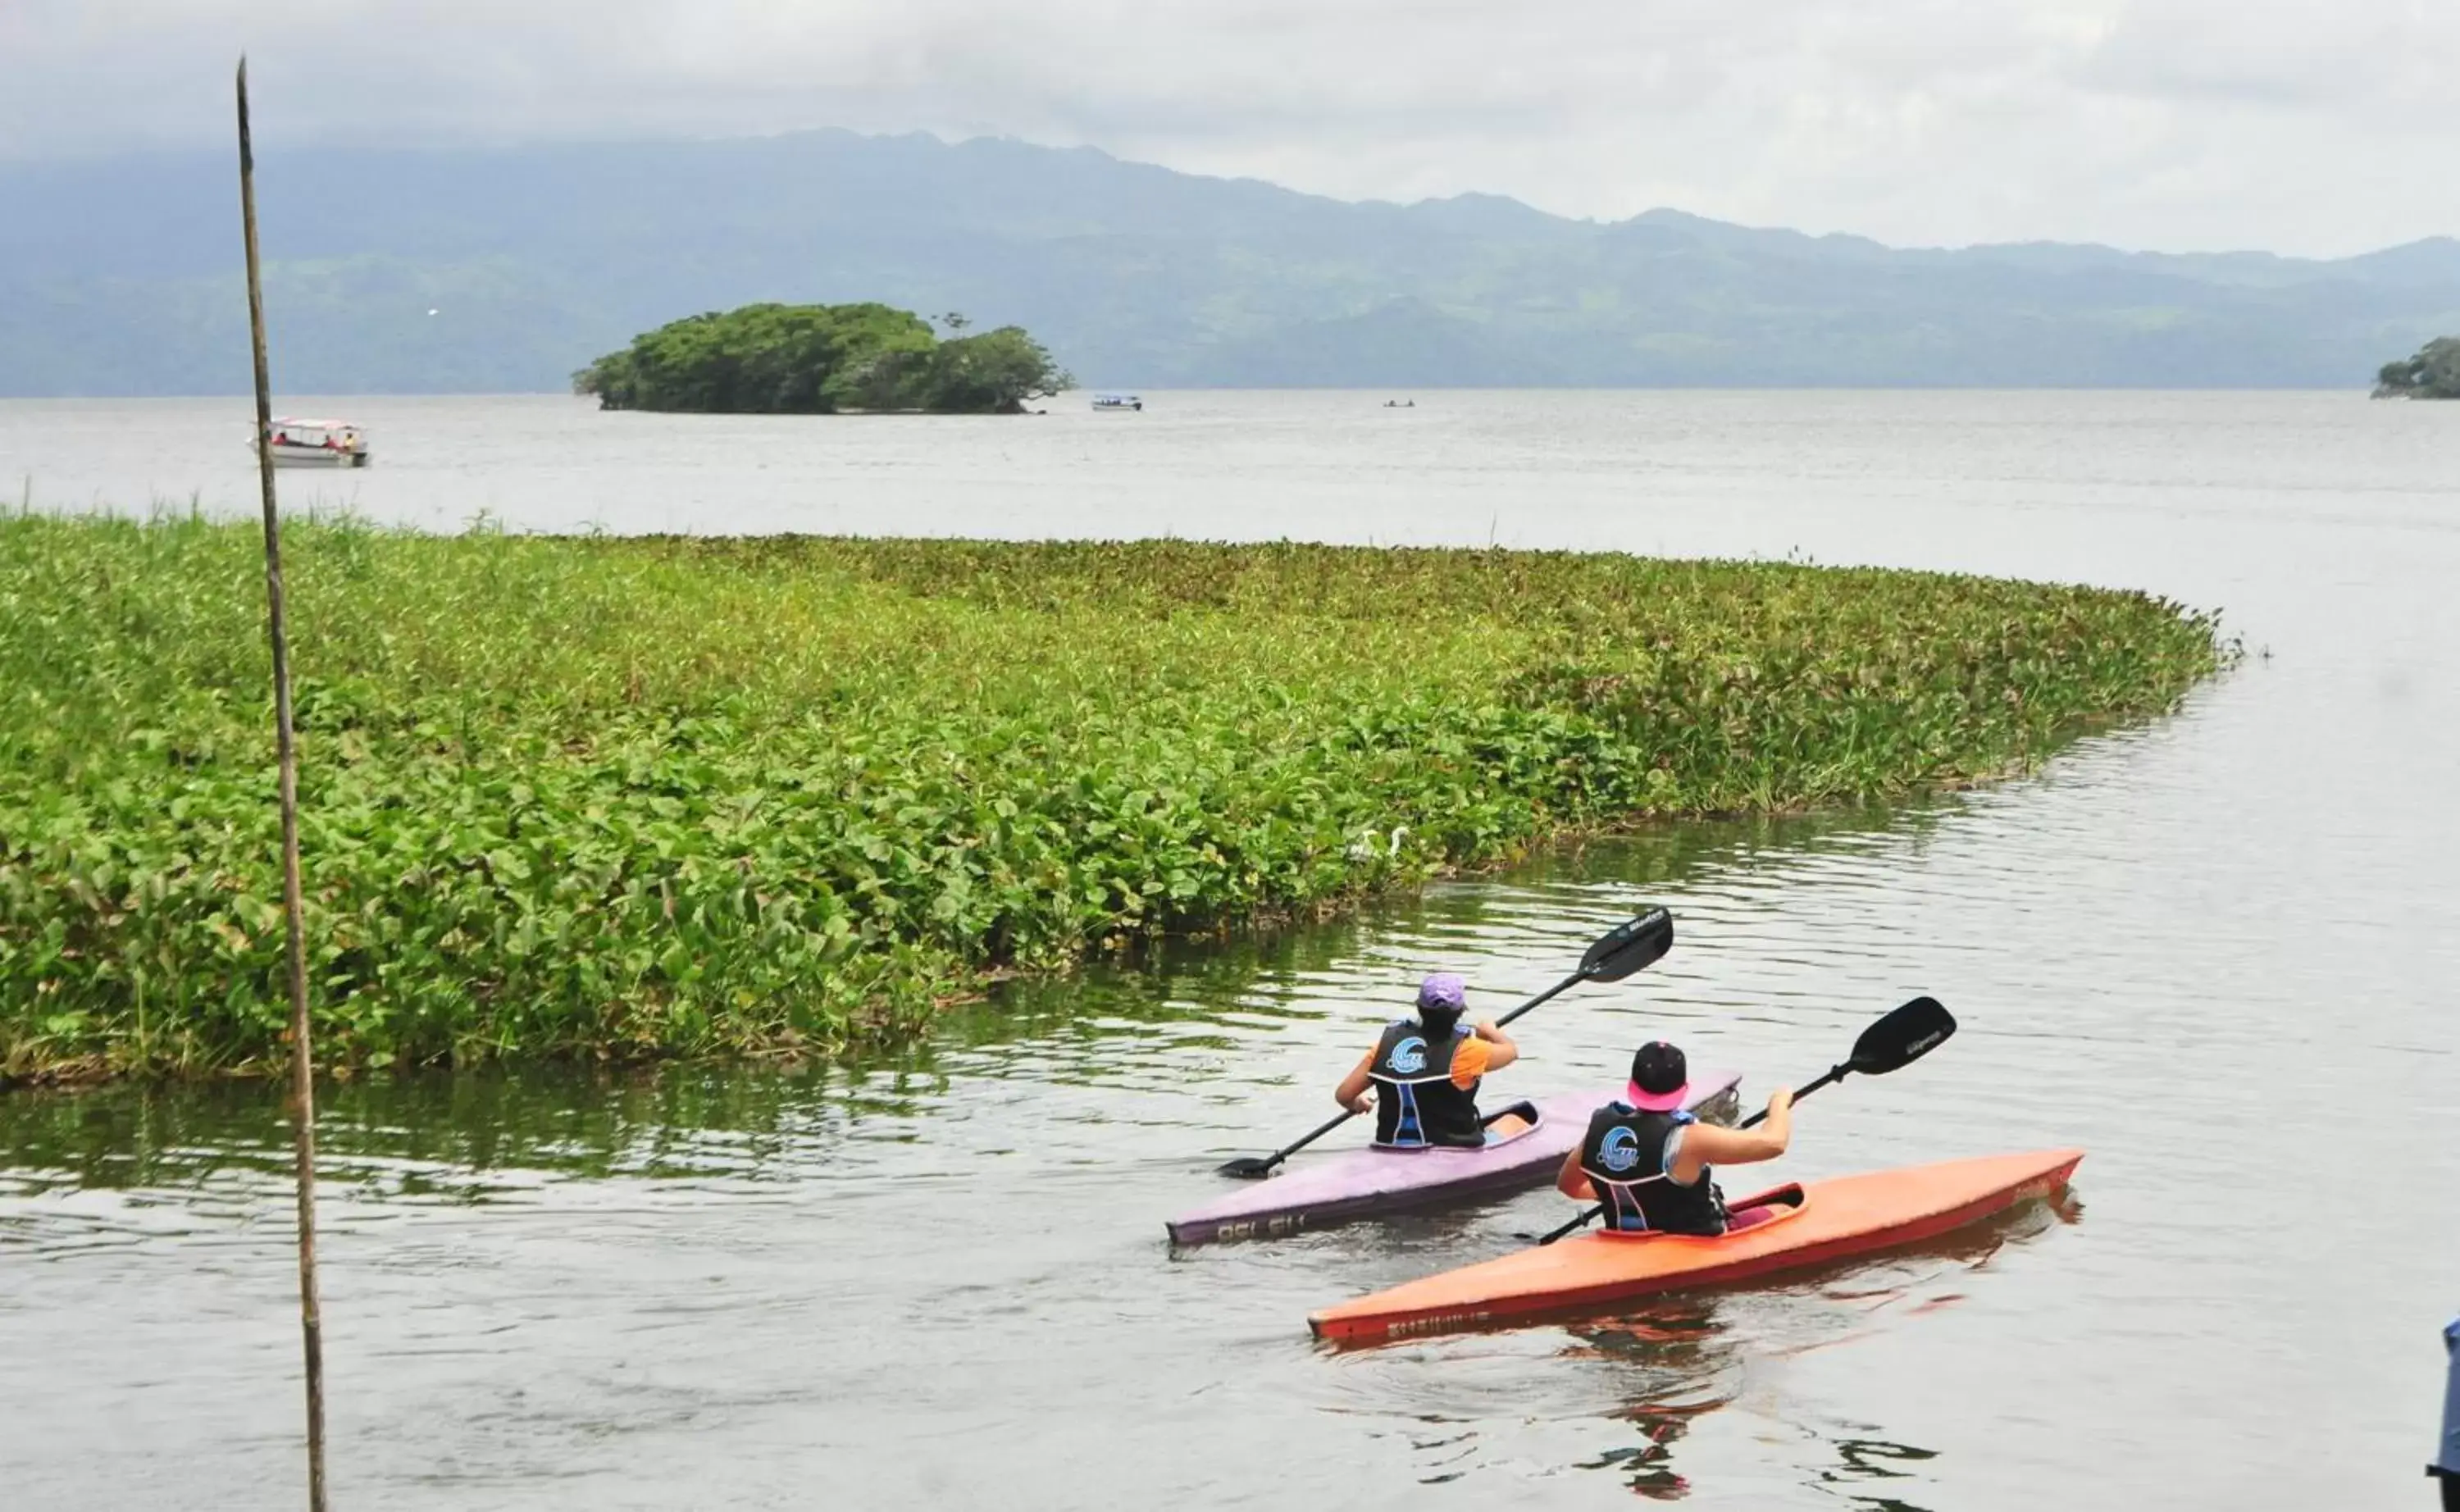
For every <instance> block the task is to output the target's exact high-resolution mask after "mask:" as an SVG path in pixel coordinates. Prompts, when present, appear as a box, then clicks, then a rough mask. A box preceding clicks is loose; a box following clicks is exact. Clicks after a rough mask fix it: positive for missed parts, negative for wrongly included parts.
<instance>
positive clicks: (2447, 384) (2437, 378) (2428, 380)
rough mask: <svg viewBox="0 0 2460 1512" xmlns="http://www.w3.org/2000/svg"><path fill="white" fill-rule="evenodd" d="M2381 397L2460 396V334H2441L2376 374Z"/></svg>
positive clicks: (2449, 397)
mask: <svg viewBox="0 0 2460 1512" xmlns="http://www.w3.org/2000/svg"><path fill="white" fill-rule="evenodd" d="M2375 397H2376V398H2378V399H2460V336H2438V337H2436V338H2435V339H2434V340H2432V341H2429V342H2428V343H2427V344H2426V345H2425V346H2423V347H2420V348H2418V349H2417V355H2416V356H2414V357H2411V358H2409V359H2408V360H2407V362H2386V363H2385V364H2384V365H2383V371H2382V372H2381V373H2376V374H2375Z"/></svg>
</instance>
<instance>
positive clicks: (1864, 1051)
mask: <svg viewBox="0 0 2460 1512" xmlns="http://www.w3.org/2000/svg"><path fill="white" fill-rule="evenodd" d="M1953 1033H1956V1015H1954V1014H1952V1013H1950V1012H1948V1011H1947V1010H1946V1009H1945V1008H1942V1007H1941V1006H1940V1001H1939V999H1938V998H1935V997H1918V998H1915V999H1914V1000H1913V1001H1912V1002H1910V1003H1907V1004H1905V1005H1904V1006H1903V1007H1901V1008H1898V1009H1897V1010H1895V1011H1894V1012H1891V1013H1889V1014H1888V1016H1887V1017H1885V1018H1882V1019H1880V1020H1879V1021H1878V1022H1877V1023H1876V1024H1873V1025H1872V1026H1871V1027H1870V1028H1868V1029H1866V1030H1864V1031H1862V1037H1861V1038H1859V1039H1857V1040H1856V1041H1854V1058H1853V1059H1851V1060H1849V1061H1847V1062H1846V1063H1845V1064H1846V1065H1847V1066H1848V1067H1849V1068H1850V1069H1852V1070H1853V1071H1854V1072H1856V1074H1858V1075H1865V1076H1884V1075H1887V1074H1888V1073H1889V1072H1892V1071H1898V1070H1901V1069H1903V1068H1904V1067H1906V1066H1910V1065H1912V1064H1913V1063H1914V1062H1915V1061H1917V1060H1919V1059H1921V1058H1922V1057H1923V1056H1924V1055H1927V1054H1930V1053H1931V1052H1932V1051H1934V1050H1937V1049H1938V1048H1939V1047H1940V1045H1942V1044H1944V1043H1946V1041H1947V1036H1948V1035H1950V1034H1953Z"/></svg>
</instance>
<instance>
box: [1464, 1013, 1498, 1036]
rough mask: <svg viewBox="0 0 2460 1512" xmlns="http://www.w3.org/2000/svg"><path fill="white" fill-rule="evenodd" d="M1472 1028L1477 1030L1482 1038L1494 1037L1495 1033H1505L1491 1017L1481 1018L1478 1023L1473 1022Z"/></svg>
mask: <svg viewBox="0 0 2460 1512" xmlns="http://www.w3.org/2000/svg"><path fill="white" fill-rule="evenodd" d="M1470 1028H1472V1029H1473V1030H1474V1031H1476V1032H1477V1037H1478V1038H1480V1039H1493V1038H1494V1037H1495V1035H1497V1034H1500V1033H1503V1031H1502V1029H1501V1028H1500V1027H1498V1026H1497V1025H1496V1024H1495V1020H1493V1019H1491V1018H1481V1019H1479V1020H1478V1021H1477V1022H1476V1023H1474V1024H1472V1025H1471V1026H1470Z"/></svg>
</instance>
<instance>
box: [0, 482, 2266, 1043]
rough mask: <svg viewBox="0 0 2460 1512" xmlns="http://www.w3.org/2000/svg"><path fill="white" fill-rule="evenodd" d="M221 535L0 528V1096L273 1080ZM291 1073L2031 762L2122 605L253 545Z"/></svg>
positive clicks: (1400, 556) (343, 540) (1866, 576)
mask: <svg viewBox="0 0 2460 1512" xmlns="http://www.w3.org/2000/svg"><path fill="white" fill-rule="evenodd" d="M260 551H261V548H260V544H259V541H258V537H257V533H256V530H255V528H254V527H253V526H252V525H245V524H236V523H233V524H223V523H215V522H206V521H201V520H197V519H193V518H191V519H165V520H159V521H156V522H151V523H138V522H127V521H116V520H107V519H67V518H58V517H51V516H43V515H35V514H20V515H15V516H6V517H0V610H5V614H6V623H7V626H8V631H7V635H6V638H5V639H0V1085H5V1084H7V1083H8V1082H11V1081H21V1082H22V1081H30V1080H37V1079H63V1078H76V1077H89V1078H90V1077H100V1076H107V1075H119V1074H128V1073H180V1074H215V1073H224V1072H251V1071H261V1070H265V1069H269V1068H271V1067H273V1066H275V1065H277V1064H278V1063H279V1062H280V1060H281V1058H282V1056H283V1055H284V1054H286V1052H285V1050H284V1047H283V1035H284V1030H285V1020H286V1008H285V988H284V983H285V981H286V976H285V973H284V967H283V949H284V946H283V939H284V936H283V929H282V926H281V921H280V911H279V908H278V900H279V898H280V895H281V894H280V884H279V870H278V862H277V856H278V848H277V823H276V817H275V813H274V807H273V802H272V794H273V791H274V779H273V763H272V752H271V739H270V735H269V727H270V712H269V706H270V696H269V693H268V692H267V681H268V676H267V671H266V664H267V655H266V651H265V637H264V630H263V564H262V560H261V555H260ZM284 554H285V578H286V584H287V586H288V592H289V601H290V609H291V612H290V621H291V635H292V665H293V667H294V668H295V669H296V671H297V677H298V687H297V696H296V704H297V710H298V726H299V734H300V748H301V779H300V794H301V839H302V852H303V862H304V869H305V875H306V881H307V905H308V906H307V939H308V947H309V952H310V954H309V980H310V990H311V994H312V997H313V1000H314V1012H315V1017H316V1023H317V1033H318V1036H319V1038H318V1045H319V1053H320V1056H321V1057H323V1058H324V1059H325V1060H326V1062H327V1063H328V1064H329V1066H330V1067H332V1068H333V1069H336V1070H344V1071H349V1070H358V1069H375V1068H381V1067H386V1066H410V1065H421V1064H434V1063H442V1062H454V1063H471V1062H478V1061H484V1060H488V1059H492V1058H496V1057H501V1056H514V1055H547V1056H553V1055H565V1056H583V1057H598V1058H613V1059H629V1058H646V1057H652V1056H663V1055H697V1054H815V1053H825V1052H828V1051H830V1050H832V1049H834V1048H836V1047H838V1046H841V1045H844V1044H847V1043H850V1042H856V1041H882V1040H891V1039H894V1038H896V1037H899V1036H902V1035H908V1034H911V1033H916V1032H918V1031H919V1030H920V1029H922V1028H923V1026H925V1025H927V1024H928V1023H929V1021H930V1020H931V1018H932V1016H933V1014H934V1012H935V1011H936V1008H937V1007H938V1006H941V1005H944V1004H945V1003H947V1002H948V1001H950V1000H952V999H956V998H959V997H962V996H965V995H966V994H969V993H971V992H974V991H976V990H979V989H980V987H981V986H982V985H983V983H984V982H985V981H986V979H988V978H989V977H990V976H992V975H995V974H998V973H1002V972H1008V971H1024V972H1046V971H1064V970H1066V969H1068V968H1069V967H1070V966H1071V965H1072V964H1073V963H1074V962H1076V961H1078V960H1080V959H1082V958H1085V957H1086V956H1088V955H1091V954H1094V953H1098V952H1103V951H1108V950H1114V949H1119V948H1128V947H1130V946H1132V945H1134V944H1135V942H1137V941H1140V940H1144V939H1149V938H1152V937H1154V936H1156V935H1161V934H1198V933H1209V932H1219V931H1224V930H1230V929H1236V928H1239V927H1242V926H1250V925H1255V924H1260V923H1270V922H1274V921H1281V920H1288V919H1295V918H1309V917H1321V916H1324V915H1326V914H1328V913H1330V912H1332V911H1335V910H1338V909H1340V908H1341V907H1343V906H1345V905H1348V904H1350V903H1352V902H1355V901H1356V900H1358V899H1361V898H1363V897H1365V896H1367V895H1368V894H1370V893H1373V892H1378V891H1384V890H1389V889H1394V888H1405V887H1409V886H1411V885H1414V884H1419V883H1421V882H1423V881H1425V880H1427V879H1429V878H1431V877H1435V876H1440V875H1445V874H1448V873H1452V872H1455V871H1458V870H1462V869H1469V868H1477V867H1483V866H1490V865H1494V864H1497V863H1500V862H1505V861H1508V860H1510V859H1512V858H1513V857H1515V856H1516V855H1519V854H1521V853H1523V852H1525V850H1526V849H1527V848H1528V847H1529V846H1531V845H1533V844H1537V843H1541V842H1544V841H1549V840H1553V839H1561V838H1567V837H1573V836H1579V835H1583V834H1591V833H1599V832H1602V831H1606V830H1610V829H1614V828H1618V827H1623V826H1627V825H1629V824H1630V823H1632V822H1634V821H1638V820H1647V819H1652V818H1665V817H1676V816H1684V815H1698V814H1709V813H1727V812H1736V811H1766V810H1771V809H1779V808H1792V807H1797V806H1801V805H1805V804H1812V803H1820V802H1827V801H1850V800H1854V799H1872V798H1880V797H1885V796H1888V795H1893V794H1901V793H1904V792H1907V791H1910V790H1913V789H1916V788H1921V787H1927V786H1936V785H1944V784H1955V783H1962V782H1966V781H1971V780H1977V779H1982V778H1986V777H1994V776H1999V775H2004V774H2007V773H2012V772H2019V771H2023V770H2025V769H2026V768H2028V767H2029V766H2031V765H2033V764H2035V763H2037V762H2038V761H2039V760H2040V759H2042V758H2043V757H2044V756H2047V755H2048V754H2050V753H2051V752H2052V751H2054V750H2055V749H2056V748H2057V747H2058V746H2059V745H2060V744H2062V743H2063V742H2064V741H2066V740H2067V739H2068V738H2070V737H2071V736H2072V735H2075V734H2077V733H2078V732H2080V731H2084V730H2088V729H2091V728H2095V727H2099V726H2102V725H2105V724H2108V723H2110V722H2113V721H2120V720H2127V719H2134V718H2142V717H2147V716H2151V715H2155V714H2158V713H2162V712H2164V711H2167V710H2169V709H2172V708H2174V706H2175V705H2176V704H2177V702H2178V701H2179V700H2180V699H2181V698H2182V697H2183V696H2184V695H2185V694H2186V692H2188V691H2189V690H2190V689H2191V688H2192V687H2193V686H2194V685H2195V683H2197V682H2198V681H2199V680H2200V679H2202V678H2204V677H2206V676H2208V675H2209V674H2211V673H2213V672H2214V671H2216V670H2217V669H2218V668H2219V667H2220V666H2222V665H2223V664H2224V663H2225V662H2226V661H2227V660H2228V658H2229V656H2230V654H2231V651H2230V650H2229V649H2228V648H2227V647H2225V646H2224V645H2223V644H2222V643H2221V642H2220V640H2219V638H2218V631H2217V627H2216V622H2215V620H2214V619H2212V618H2211V617H2209V616H2206V615H2203V614H2199V613H2195V612H2192V611H2190V610H2187V609H2185V608H2182V607H2179V606H2177V605H2174V604H2172V603H2169V602H2167V601H2165V600H2161V599H2157V598H2153V597H2150V596H2147V595H2144V594H2140V593H2132V592H2119V591H2110V590H2102V589H2089V588H2079V587H2067V586H2043V585H2034V584H2025V583H2016V582H2008V581H2004V580H1993V579H1980V578H1968V577H1948V576H1939V575H1930V574H1920V573H1911V572H1897V571H1881V570H1872V569H1836V568H1822V567H1810V566H1798V565H1792V564H1775V563H1734V562H1722V563H1721V562H1685V561H1656V560H1645V559H1639V558H1632V557H1624V556H1580V555H1573V554H1568V553H1533V552H1513V551H1499V550H1484V551H1478V550H1412V549H1373V548H1351V547H1331V546H1316V545H1301V544H1289V543H1278V544H1262V545H1214V544H1200V543H1183V542H1141V543H1064V544H1063V543H982V542H962V541H890V540H853V539H834V538H812V537H803V538H768V539H695V538H574V537H542V536H510V535H503V534H496V533H483V532H482V533H473V534H468V535H461V536H425V535H416V534H411V533H404V532H394V531H389V530H382V529H377V528H372V527H369V526H365V525H360V524H354V523H349V522H293V523H291V524H289V525H288V526H287V527H286V533H285V544H284Z"/></svg>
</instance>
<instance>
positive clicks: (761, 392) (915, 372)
mask: <svg viewBox="0 0 2460 1512" xmlns="http://www.w3.org/2000/svg"><path fill="white" fill-rule="evenodd" d="M943 324H944V325H945V326H946V327H947V328H948V331H949V334H948V335H947V336H946V337H944V338H943V337H942V336H940V335H939V334H938V333H937V332H936V331H935V330H933V329H932V325H931V323H930V322H929V321H926V320H924V319H923V317H922V316H920V315H917V314H915V313H914V312H913V311H911V310H904V309H892V308H890V307H889V306H886V305H876V304H865V305H746V306H744V307H743V308H742V309H734V310H729V311H726V312H724V313H719V312H716V311H712V312H710V313H709V314H705V315H693V316H690V317H689V318H687V319H683V320H678V321H673V322H670V323H668V324H667V325H664V326H661V327H659V328H658V329H657V330H652V331H648V332H646V333H644V334H642V335H638V336H635V337H633V338H632V344H631V345H630V346H629V347H627V348H626V349H625V350H623V351H612V352H608V353H607V354H606V355H605V356H603V357H601V358H599V359H598V360H597V361H595V362H593V363H591V364H590V365H589V366H588V367H586V368H583V369H582V370H581V371H580V372H579V373H574V374H573V375H572V387H573V392H575V393H577V394H596V395H597V396H598V403H599V407H600V408H601V409H607V410H673V411H686V412H691V413H697V414H712V415H836V414H840V413H842V412H845V411H850V410H862V411H882V410H901V411H923V412H925V413H928V414H933V415H1015V414H1018V413H1019V412H1021V411H1022V410H1023V409H1024V408H1025V403H1026V401H1027V400H1029V399H1037V398H1046V397H1049V396H1050V395H1051V394H1056V393H1058V392H1060V391H1061V390H1063V389H1066V388H1069V387H1070V386H1071V384H1072V383H1073V381H1074V380H1073V379H1071V377H1070V376H1069V375H1068V374H1067V373H1065V372H1063V371H1062V370H1061V369H1060V368H1059V367H1058V365H1057V364H1056V363H1054V362H1053V361H1052V360H1051V356H1050V352H1049V351H1047V350H1045V349H1044V347H1043V345H1042V343H1040V342H1038V341H1036V340H1034V339H1033V337H1031V336H1030V335H1028V334H1027V333H1026V332H1025V331H1024V330H1022V329H1020V328H1018V327H1015V326H1002V327H1000V328H999V329H997V330H986V331H981V332H978V333H976V334H973V335H965V334H964V332H965V330H966V327H967V324H968V322H967V321H966V320H965V317H964V316H962V315H955V314H951V315H947V316H944V317H943Z"/></svg>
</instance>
